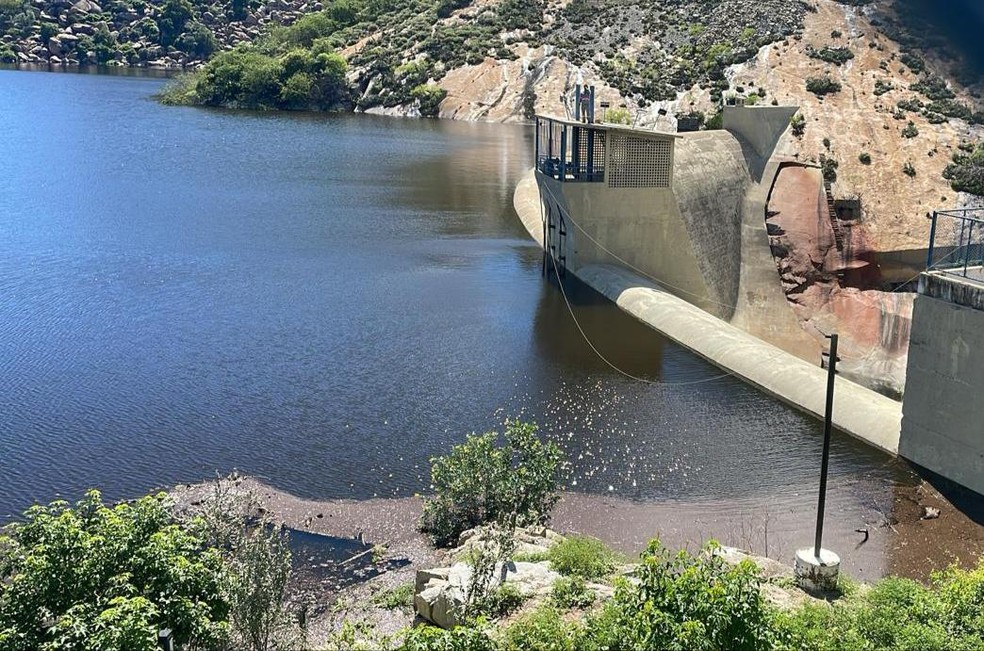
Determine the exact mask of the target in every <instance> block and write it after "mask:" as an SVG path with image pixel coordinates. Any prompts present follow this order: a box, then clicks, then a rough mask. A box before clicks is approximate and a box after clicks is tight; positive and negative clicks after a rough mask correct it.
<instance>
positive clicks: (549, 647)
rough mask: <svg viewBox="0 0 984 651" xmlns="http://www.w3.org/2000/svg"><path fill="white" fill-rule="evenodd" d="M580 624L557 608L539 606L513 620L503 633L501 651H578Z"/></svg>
mask: <svg viewBox="0 0 984 651" xmlns="http://www.w3.org/2000/svg"><path fill="white" fill-rule="evenodd" d="M580 633H581V627H580V625H579V624H576V623H573V624H572V623H568V622H567V621H565V620H564V619H563V616H562V615H561V613H560V612H558V611H557V609H555V608H552V607H550V606H541V607H540V608H537V609H536V610H534V611H533V612H531V613H526V614H525V615H523V616H521V617H520V618H519V619H517V620H516V621H515V622H513V623H512V624H511V625H510V626H509V627H508V628H507V629H506V630H505V633H504V634H503V636H502V642H501V645H500V649H501V651H578V649H579V646H578V644H579V637H580Z"/></svg>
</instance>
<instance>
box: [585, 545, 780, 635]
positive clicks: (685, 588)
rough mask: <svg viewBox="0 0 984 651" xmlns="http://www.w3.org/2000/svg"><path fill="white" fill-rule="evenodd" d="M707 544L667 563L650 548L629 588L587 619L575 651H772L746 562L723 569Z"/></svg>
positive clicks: (754, 572) (769, 628)
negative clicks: (580, 650) (642, 650)
mask: <svg viewBox="0 0 984 651" xmlns="http://www.w3.org/2000/svg"><path fill="white" fill-rule="evenodd" d="M716 549H717V545H716V543H709V544H708V545H706V546H705V547H704V549H703V550H702V551H701V553H700V554H699V555H697V556H691V555H690V554H688V553H687V552H680V553H678V554H676V555H671V554H670V553H669V551H667V549H666V548H665V547H663V546H662V544H660V542H659V541H658V540H654V541H652V542H651V543H650V544H649V546H648V547H647V549H646V551H645V552H644V553H643V554H642V557H641V559H640V560H641V562H640V565H639V569H638V570H637V572H636V574H635V577H636V579H637V580H638V583H637V584H633V583H630V582H628V581H621V582H620V583H619V584H618V586H617V588H616V592H615V596H614V598H612V599H611V600H609V601H608V602H607V603H606V604H605V607H604V609H603V610H602V611H601V612H600V613H599V614H598V615H595V616H592V617H589V619H588V625H587V632H586V640H585V643H584V644H583V645H582V647H581V648H584V649H591V650H595V649H599V650H600V649H607V650H609V651H622V650H625V651H629V650H631V649H640V648H645V649H728V650H729V651H753V650H757V649H768V648H771V647H772V646H774V645H775V642H776V641H777V640H776V635H775V631H774V630H773V616H772V611H771V610H770V609H769V608H768V607H767V606H766V604H765V601H764V599H763V598H762V595H761V593H760V579H759V575H758V569H757V568H756V566H755V564H754V563H752V562H751V561H743V562H741V563H739V564H738V565H729V564H728V563H726V562H725V561H724V560H723V559H722V558H721V557H720V556H718V555H717V554H715V551H716Z"/></svg>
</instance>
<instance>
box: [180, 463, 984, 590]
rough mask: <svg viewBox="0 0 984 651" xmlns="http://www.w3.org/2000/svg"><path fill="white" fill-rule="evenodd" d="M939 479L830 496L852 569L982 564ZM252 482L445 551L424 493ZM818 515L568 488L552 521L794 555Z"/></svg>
mask: <svg viewBox="0 0 984 651" xmlns="http://www.w3.org/2000/svg"><path fill="white" fill-rule="evenodd" d="M930 481H932V482H933V483H930ZM930 481H923V482H922V483H920V484H918V485H916V486H906V487H896V488H894V489H893V491H892V494H893V500H892V503H891V505H890V506H889V507H888V508H887V509H883V508H881V507H879V506H878V505H877V504H875V503H872V504H871V506H869V507H856V506H854V503H853V502H846V501H845V502H843V503H834V504H831V505H829V509H828V511H827V516H826V521H825V522H826V524H825V531H824V546H825V547H829V548H831V549H833V550H835V551H836V552H837V553H838V554H840V556H841V559H842V563H843V565H842V567H843V571H844V572H845V573H846V574H847V575H849V576H851V577H853V578H855V579H857V580H860V581H875V580H877V579H879V578H882V577H883V576H886V575H890V574H891V575H898V576H905V577H910V578H914V579H917V580H926V579H927V578H928V577H929V575H930V573H931V572H933V571H936V570H941V569H944V568H945V567H946V566H948V565H949V564H950V563H952V562H958V563H960V564H961V565H963V566H965V567H969V566H972V565H975V564H976V563H977V561H978V559H980V558H981V556H982V555H984V524H982V523H984V518H981V513H980V508H979V507H978V506H975V504H976V502H977V500H972V499H971V500H968V499H967V498H970V497H972V496H970V495H967V494H964V493H962V492H961V491H960V489H958V488H955V487H953V486H951V485H949V484H945V482H942V483H941V481H940V480H938V479H937V478H932V479H931V480H930ZM934 484H935V485H939V486H941V487H942V488H943V490H942V491H941V490H939V489H937V488H936V487H934ZM244 485H245V486H246V487H248V488H251V489H253V490H254V491H255V492H256V494H257V496H258V497H259V499H260V503H261V504H262V506H263V508H265V509H266V510H267V512H268V513H269V514H270V515H271V516H272V517H274V518H275V519H277V520H279V521H282V522H283V523H284V524H286V525H288V526H290V527H292V528H296V529H300V530H304V531H311V532H314V533H320V534H325V535H331V536H339V537H354V538H358V537H361V538H364V539H365V540H366V541H367V542H369V543H378V544H383V543H385V544H386V545H387V546H388V548H389V550H390V554H393V555H402V556H403V557H405V558H408V559H409V560H410V561H411V564H412V568H410V569H413V568H417V567H424V566H428V565H434V564H436V563H439V562H440V561H441V560H442V554H441V552H440V551H438V550H434V549H433V548H432V547H431V546H430V545H429V543H428V541H427V539H426V538H425V537H424V536H423V535H421V534H420V533H419V532H418V531H417V521H418V519H419V517H420V514H421V510H422V506H423V500H422V498H420V497H408V498H395V499H370V500H325V501H317V500H306V499H302V498H299V497H296V496H294V495H291V494H289V493H286V492H284V491H281V490H279V489H277V488H274V487H272V486H269V485H267V484H264V483H262V482H260V481H258V480H256V479H245V480H244ZM205 486H206V485H203V484H198V485H190V486H182V487H179V488H177V489H175V494H176V495H177V496H178V499H179V501H188V500H189V499H195V497H196V496H200V495H202V494H203V493H202V491H203V490H205ZM809 497H810V498H811V499H812V498H813V497H814V496H812V495H811V496H809ZM951 500H952V501H951ZM927 506H928V507H933V508H937V509H939V510H940V516H939V517H938V518H934V519H922V518H923V516H924V514H925V507H927ZM814 517H815V505H814V507H813V508H805V509H798V508H791V507H789V506H784V507H782V508H778V507H770V506H769V504H768V503H767V502H766V503H763V502H758V501H754V500H749V501H736V500H704V501H694V502H683V501H665V502H637V501H632V500H626V499H622V498H618V497H614V496H612V497H608V496H598V495H587V494H581V493H571V492H565V493H563V494H562V496H561V499H560V502H559V503H558V504H557V507H556V508H555V510H554V513H553V517H552V519H551V522H550V526H551V527H552V528H553V529H555V530H557V531H559V532H561V533H580V534H586V535H590V536H595V537H597V538H599V539H601V540H603V541H605V542H606V543H607V544H608V545H610V546H611V547H613V548H615V549H618V550H619V551H622V552H624V553H625V554H627V555H629V556H634V555H636V554H638V553H640V552H641V551H642V550H643V549H644V548H645V546H646V544H647V543H648V542H649V541H650V540H651V539H653V538H656V537H658V538H660V539H661V540H662V541H663V543H664V544H666V545H667V546H669V547H671V548H688V549H695V548H696V547H699V546H700V545H701V544H703V543H704V542H705V541H707V540H709V539H716V540H718V541H719V542H721V543H722V544H725V545H730V546H734V547H739V548H742V549H745V550H747V551H750V552H753V553H755V554H758V555H761V556H767V557H769V558H773V559H775V560H778V561H781V562H788V563H790V564H792V558H793V554H794V553H795V551H796V549H797V548H801V547H807V546H812V544H813V533H814ZM858 529H861V530H866V531H867V535H866V534H864V533H861V532H859V531H857V530H858Z"/></svg>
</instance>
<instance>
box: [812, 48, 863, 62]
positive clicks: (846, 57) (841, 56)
mask: <svg viewBox="0 0 984 651" xmlns="http://www.w3.org/2000/svg"><path fill="white" fill-rule="evenodd" d="M806 54H807V55H808V56H809V57H811V58H813V59H819V60H821V61H826V62H827V63H833V64H836V65H844V64H845V63H847V62H848V61H850V60H851V59H853V58H854V52H851V50H850V48H846V47H830V46H829V45H828V46H824V47H822V48H820V49H819V50H816V49H814V48H813V47H807V48H806Z"/></svg>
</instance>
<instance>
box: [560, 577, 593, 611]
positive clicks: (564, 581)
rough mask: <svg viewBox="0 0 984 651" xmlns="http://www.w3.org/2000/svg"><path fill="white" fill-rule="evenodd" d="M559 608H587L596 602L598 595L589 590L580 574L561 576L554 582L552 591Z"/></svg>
mask: <svg viewBox="0 0 984 651" xmlns="http://www.w3.org/2000/svg"><path fill="white" fill-rule="evenodd" d="M551 596H552V597H553V600H554V603H556V604H557V606H558V607H559V608H564V609H568V608H587V607H588V606H590V605H591V604H593V603H594V602H595V598H596V595H595V593H594V592H593V591H592V590H589V589H588V587H587V585H586V584H585V582H584V578H583V577H580V576H565V577H561V578H560V579H558V580H557V582H556V583H554V586H553V591H552V593H551Z"/></svg>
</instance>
